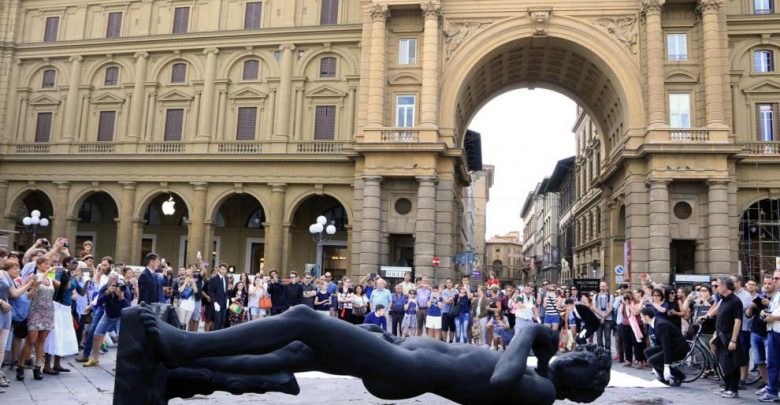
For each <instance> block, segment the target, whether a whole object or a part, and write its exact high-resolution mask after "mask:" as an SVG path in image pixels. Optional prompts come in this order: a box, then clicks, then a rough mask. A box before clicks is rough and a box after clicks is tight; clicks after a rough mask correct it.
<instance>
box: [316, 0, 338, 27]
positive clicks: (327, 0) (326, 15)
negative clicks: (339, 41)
mask: <svg viewBox="0 0 780 405" xmlns="http://www.w3.org/2000/svg"><path fill="white" fill-rule="evenodd" d="M321 6H322V8H321V9H320V25H331V24H337V23H338V16H339V0H322V4H321Z"/></svg>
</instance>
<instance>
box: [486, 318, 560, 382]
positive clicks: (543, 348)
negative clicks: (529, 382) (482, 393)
mask: <svg viewBox="0 0 780 405" xmlns="http://www.w3.org/2000/svg"><path fill="white" fill-rule="evenodd" d="M531 349H533V351H534V354H535V355H536V357H537V359H538V362H537V367H536V371H537V372H538V373H539V374H540V375H541V376H543V377H547V366H548V364H549V363H550V359H551V358H552V357H553V355H555V353H556V351H557V349H558V337H557V335H555V334H553V333H552V331H551V330H549V329H547V328H545V327H544V326H541V325H533V326H531V327H527V328H522V329H521V330H520V332H519V334H518V335H517V336H515V339H514V340H512V343H511V344H510V345H509V347H508V348H507V351H506V352H504V354H503V355H502V356H501V358H499V359H498V363H496V367H495V368H494V369H493V374H492V375H491V377H490V383H491V384H492V385H495V386H499V387H506V388H511V387H513V386H516V384H518V383H519V382H520V381H521V380H522V379H523V376H524V374H525V371H526V368H527V367H528V366H527V364H528V355H529V354H530V353H531Z"/></svg>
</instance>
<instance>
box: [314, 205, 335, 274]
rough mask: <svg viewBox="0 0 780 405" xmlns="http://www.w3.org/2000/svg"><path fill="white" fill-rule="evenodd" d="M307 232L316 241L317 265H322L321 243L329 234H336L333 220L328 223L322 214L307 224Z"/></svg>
mask: <svg viewBox="0 0 780 405" xmlns="http://www.w3.org/2000/svg"><path fill="white" fill-rule="evenodd" d="M309 233H310V234H311V236H312V238H313V239H314V241H315V242H317V267H318V268H319V267H322V245H323V243H324V242H325V241H326V240H328V238H330V237H331V236H333V235H335V234H336V226H335V225H333V221H331V223H330V224H328V218H325V216H324V215H320V216H318V217H317V221H316V222H314V223H313V224H311V225H309Z"/></svg>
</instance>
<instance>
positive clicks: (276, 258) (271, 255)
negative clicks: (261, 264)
mask: <svg viewBox="0 0 780 405" xmlns="http://www.w3.org/2000/svg"><path fill="white" fill-rule="evenodd" d="M269 186H270V187H271V210H270V212H269V215H268V216H267V217H266V218H268V227H267V228H266V235H267V238H266V240H265V269H266V271H265V273H266V274H267V273H268V272H269V271H271V269H276V270H278V271H282V270H283V269H282V265H283V264H284V263H283V253H284V250H283V249H284V239H283V238H284V234H283V225H284V203H285V198H286V195H287V184H284V183H274V184H269Z"/></svg>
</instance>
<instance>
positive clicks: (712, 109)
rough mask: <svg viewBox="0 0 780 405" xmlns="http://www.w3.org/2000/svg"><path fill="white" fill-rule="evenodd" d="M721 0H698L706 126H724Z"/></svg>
mask: <svg viewBox="0 0 780 405" xmlns="http://www.w3.org/2000/svg"><path fill="white" fill-rule="evenodd" d="M721 2H722V0H699V10H700V11H701V16H702V31H703V37H704V40H703V43H704V44H703V47H704V59H703V60H704V62H705V63H703V65H704V106H705V108H704V110H705V115H706V120H707V126H708V127H721V128H722V127H725V126H726V122H725V120H724V118H723V71H722V69H721V63H722V62H721V46H722V42H721V33H720V24H719V19H720V18H719V14H720V7H721Z"/></svg>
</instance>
